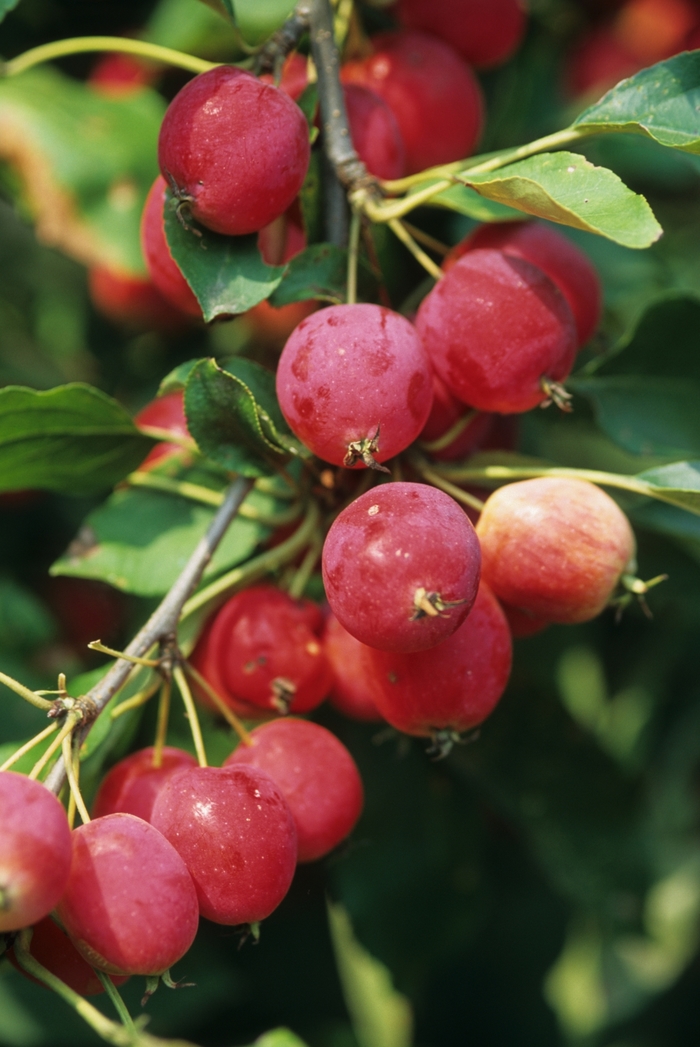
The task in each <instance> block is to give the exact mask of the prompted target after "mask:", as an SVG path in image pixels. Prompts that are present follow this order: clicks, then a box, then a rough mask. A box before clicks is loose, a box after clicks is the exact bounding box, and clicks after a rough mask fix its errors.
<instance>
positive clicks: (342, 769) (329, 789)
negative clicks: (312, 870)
mask: <svg viewBox="0 0 700 1047" xmlns="http://www.w3.org/2000/svg"><path fill="white" fill-rule="evenodd" d="M250 740H251V743H252V744H251V745H243V744H241V745H239V746H238V747H237V748H236V749H235V750H234V751H233V753H232V754H231V756H229V757H228V759H227V760H226V761H225V763H224V767H234V766H235V767H238V766H246V767H257V768H258V769H259V770H261V771H265V773H266V774H269V775H270V777H271V778H272V780H273V781H274V782H275V783H276V784H277V785H278V786H279V788H280V790H281V792H282V795H283V796H284V798H285V800H286V801H287V803H288V804H289V809H290V811H291V812H292V817H293V818H294V824H295V825H296V830H297V841H298V853H297V861H299V862H313V861H315V860H316V859H317V858H322V857H323V856H324V855H326V854H328V852H329V851H332V850H333V848H334V847H336V846H337V845H338V844H339V843H340V841H341V840H344V839H345V837H346V836H348V835H349V834H350V833H351V832H352V830H353V828H354V827H355V823H356V822H357V819H358V818H359V817H360V814H361V813H362V804H363V789H362V779H361V778H360V774H359V771H358V770H357V767H356V765H355V761H354V760H353V758H352V756H351V755H350V753H349V752H348V750H347V749H346V748H345V746H344V745H343V743H342V742H341V741H339V740H338V739H337V738H336V737H335V735H334V734H331V732H330V731H327V730H326V728H325V727H321V726H320V725H319V724H317V723H310V722H309V721H308V720H296V719H289V720H275V721H273V722H272V723H264V724H261V725H260V726H259V727H256V728H255V730H254V731H252V732H251V735H250Z"/></svg>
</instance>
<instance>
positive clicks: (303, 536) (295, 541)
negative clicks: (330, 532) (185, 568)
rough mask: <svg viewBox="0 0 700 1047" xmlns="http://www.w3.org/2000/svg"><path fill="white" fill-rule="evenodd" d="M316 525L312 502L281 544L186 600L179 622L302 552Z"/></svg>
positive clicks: (314, 506)
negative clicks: (294, 528)
mask: <svg viewBox="0 0 700 1047" xmlns="http://www.w3.org/2000/svg"><path fill="white" fill-rule="evenodd" d="M318 525H319V509H318V506H317V504H316V502H315V501H312V502H310V503H309V507H308V509H307V511H306V516H305V517H304V519H303V520H302V522H301V523H300V524H299V526H298V527H297V529H296V531H295V532H294V534H293V535H291V537H290V538H288V539H287V540H286V541H285V542H281V543H280V544H279V545H277V546H275V548H274V549H269V550H268V551H267V552H264V553H262V554H261V555H260V556H256V557H254V558H253V559H252V560H248V562H247V563H246V564H244V565H243V566H242V567H234V568H233V570H232V571H228V572H227V574H224V575H222V576H221V577H220V578H217V579H216V581H215V582H211V584H210V585H207V586H205V588H204V589H200V591H199V592H198V593H197V594H196V595H195V596H192V597H190V599H189V600H188V601H187V603H186V604H185V605H184V607H183V609H182V615H181V617H180V621H181V622H183V621H184V620H185V619H187V618H189V617H190V615H192V614H193V613H194V612H195V611H197V610H199V608H200V607H205V606H206V604H208V603H210V602H211V601H212V600H215V599H216V598H217V597H219V596H223V595H224V594H226V595H228V594H230V592H231V591H232V590H233V589H240V588H242V587H243V586H244V585H246V584H248V582H252V581H254V580H255V579H256V578H260V577H261V576H262V575H264V574H267V573H268V572H270V571H275V570H277V568H279V567H281V566H282V565H283V564H285V563H288V562H289V561H290V560H293V559H294V557H295V556H296V555H297V553H298V552H300V551H301V550H302V549H304V548H305V547H306V546H307V545H308V543H309V541H310V540H311V538H312V536H313V535H314V534H315V532H316V530H317V528H318Z"/></svg>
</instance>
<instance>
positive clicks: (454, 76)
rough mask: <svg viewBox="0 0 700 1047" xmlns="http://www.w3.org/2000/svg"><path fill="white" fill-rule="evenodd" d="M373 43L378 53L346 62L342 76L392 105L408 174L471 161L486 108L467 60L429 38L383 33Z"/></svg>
mask: <svg viewBox="0 0 700 1047" xmlns="http://www.w3.org/2000/svg"><path fill="white" fill-rule="evenodd" d="M372 44H373V46H374V54H373V55H370V57H369V58H365V59H363V60H362V61H352V62H346V63H345V65H344V66H343V67H342V69H341V72H340V77H341V80H342V81H343V83H346V84H349V83H355V84H361V85H363V86H364V87H369V88H370V89H371V90H372V91H376V93H377V94H378V95H381V97H382V98H383V99H384V101H385V102H386V103H387V105H388V106H389V108H390V109H391V111H392V113H393V114H394V116H395V117H396V122H397V123H398V125H399V131H400V132H401V138H402V139H403V144H404V148H405V150H406V174H414V173H415V172H416V171H422V170H424V169H425V168H426V167H434V166H435V165H437V164H447V163H451V162H452V161H453V160H461V159H463V158H464V157H466V156H469V154H470V153H471V152H473V150H474V147H475V145H476V143H477V141H478V138H479V135H480V133H481V127H482V124H483V110H484V104H483V99H482V94H481V88H480V86H479V83H478V81H477V79H476V77H475V76H474V73H473V72H472V70H471V68H470V67H469V66H468V65H467V63H466V62H465V61H464V59H463V58H462V57H461V56H460V55H458V54H457V52H456V51H455V50H454V49H453V48H452V47H450V46H449V44H446V43H444V42H443V41H442V40H438V39H437V37H435V36H429V35H428V34H427V33H419V32H413V31H408V30H401V31H398V32H395V33H380V34H379V35H378V36H374V37H372Z"/></svg>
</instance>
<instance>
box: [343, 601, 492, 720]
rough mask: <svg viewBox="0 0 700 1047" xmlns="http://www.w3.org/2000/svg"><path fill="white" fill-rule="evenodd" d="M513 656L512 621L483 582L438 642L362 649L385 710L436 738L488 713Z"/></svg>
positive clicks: (388, 716)
mask: <svg viewBox="0 0 700 1047" xmlns="http://www.w3.org/2000/svg"><path fill="white" fill-rule="evenodd" d="M511 657H512V642H511V637H510V629H509V628H508V623H507V621H506V618H505V615H504V614H503V611H502V610H501V607H500V605H499V603H498V600H497V599H496V597H495V596H494V595H493V593H492V592H491V590H490V589H489V587H488V586H487V585H486V584H485V583H484V582H482V583H481V584H480V586H479V592H478V594H477V598H476V601H475V602H474V606H473V608H472V610H471V612H470V613H469V615H468V616H467V618H466V619H465V620H464V622H462V624H461V625H460V627H459V629H457V631H456V632H454V633H453V634H452V636H449V637H448V638H447V639H446V640H443V642H442V643H440V644H438V645H437V646H436V647H431V648H430V650H428V651H414V652H413V653H409V654H405V653H399V652H396V651H378V650H376V649H375V648H372V647H365V648H364V651H363V652H362V658H363V661H364V663H365V666H364V669H365V671H367V673H368V676H369V674H370V673H371V674H372V679H373V680H374V688H373V695H372V696H373V698H374V701H375V702H376V705H377V708H378V709H379V711H380V712H381V714H382V716H383V717H384V718H385V719H386V720H388V721H389V723H390V724H391V725H392V726H393V727H396V729H397V730H399V731H404V732H405V733H406V734H414V735H421V736H425V737H433V738H435V739H436V740H437V741H440V740H441V739H443V738H449V736H451V735H453V734H455V733H456V734H459V733H461V732H462V731H469V730H471V729H472V728H473V727H476V726H477V725H478V724H480V723H481V722H482V720H485V719H486V717H487V716H488V715H489V714H490V713H491V712H492V711H493V709H494V708H495V706H496V704H497V702H498V700H499V699H500V697H501V695H502V694H503V691H504V690H505V687H506V684H507V682H508V677H509V675H510V666H511Z"/></svg>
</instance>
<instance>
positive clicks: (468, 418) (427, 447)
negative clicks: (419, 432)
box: [419, 411, 479, 454]
mask: <svg viewBox="0 0 700 1047" xmlns="http://www.w3.org/2000/svg"><path fill="white" fill-rule="evenodd" d="M478 414H479V412H478V411H467V413H466V414H463V415H462V417H461V418H458V419H457V421H456V422H455V423H454V425H451V426H450V428H449V429H448V430H447V431H446V432H444V433H443V434H442V436H438V438H437V440H426V441H423V440H421V441H419V447H420V448H421V450H423V451H427V452H428V454H433V453H434V452H435V451H444V450H445V448H446V447H449V446H450V444H451V443H454V441H455V440H456V439H457V437H458V436H461V435H462V433H463V432H464V430H465V429H466V428H467V426H468V425H471V423H472V422H473V421H474V419H475V418H476V416H477V415H478Z"/></svg>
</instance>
